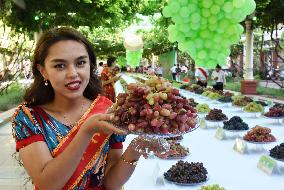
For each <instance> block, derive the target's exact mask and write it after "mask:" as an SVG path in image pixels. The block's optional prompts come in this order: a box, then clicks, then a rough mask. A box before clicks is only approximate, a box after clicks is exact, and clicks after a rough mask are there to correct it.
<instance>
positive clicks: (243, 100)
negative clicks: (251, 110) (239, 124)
mask: <svg viewBox="0 0 284 190" xmlns="http://www.w3.org/2000/svg"><path fill="white" fill-rule="evenodd" d="M232 99H233V105H235V106H241V107H243V106H246V105H248V104H249V103H250V102H252V101H253V100H252V99H251V98H249V97H247V96H243V97H237V98H234V96H233V97H232Z"/></svg>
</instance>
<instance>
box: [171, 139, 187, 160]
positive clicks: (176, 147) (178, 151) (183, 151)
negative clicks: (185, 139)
mask: <svg viewBox="0 0 284 190" xmlns="http://www.w3.org/2000/svg"><path fill="white" fill-rule="evenodd" d="M169 144H170V151H169V153H167V155H166V158H181V157H185V156H187V155H188V153H189V150H188V148H186V147H184V146H182V145H181V144H180V143H177V142H174V141H169Z"/></svg>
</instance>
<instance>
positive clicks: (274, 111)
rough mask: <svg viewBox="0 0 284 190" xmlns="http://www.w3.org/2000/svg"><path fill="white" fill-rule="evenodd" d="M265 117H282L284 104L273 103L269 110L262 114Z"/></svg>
mask: <svg viewBox="0 0 284 190" xmlns="http://www.w3.org/2000/svg"><path fill="white" fill-rule="evenodd" d="M264 115H265V116H266V117H284V105H283V104H275V105H274V106H273V107H271V108H269V112H267V113H265V114H264Z"/></svg>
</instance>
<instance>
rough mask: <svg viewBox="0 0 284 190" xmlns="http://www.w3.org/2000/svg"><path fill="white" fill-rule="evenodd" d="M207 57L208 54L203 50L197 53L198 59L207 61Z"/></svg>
mask: <svg viewBox="0 0 284 190" xmlns="http://www.w3.org/2000/svg"><path fill="white" fill-rule="evenodd" d="M206 55H207V52H206V51H205V50H201V51H199V52H198V53H197V57H198V59H205V58H206Z"/></svg>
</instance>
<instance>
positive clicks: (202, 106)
mask: <svg viewBox="0 0 284 190" xmlns="http://www.w3.org/2000/svg"><path fill="white" fill-rule="evenodd" d="M196 109H197V112H198V113H208V112H209V111H210V108H209V105H208V104H198V105H197V107H196Z"/></svg>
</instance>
